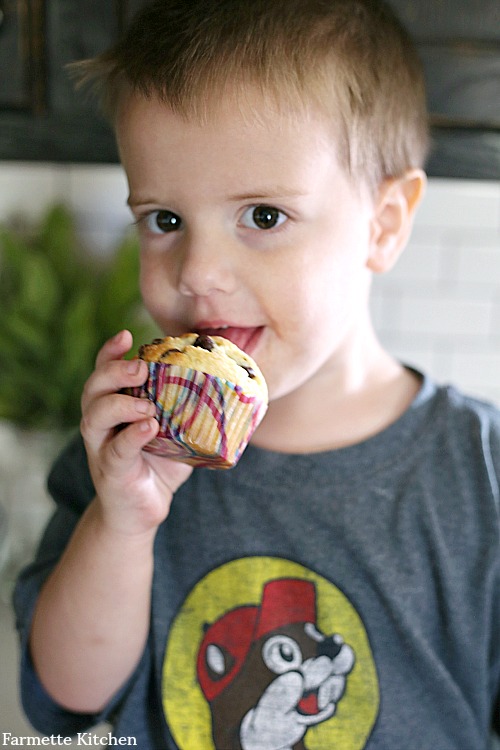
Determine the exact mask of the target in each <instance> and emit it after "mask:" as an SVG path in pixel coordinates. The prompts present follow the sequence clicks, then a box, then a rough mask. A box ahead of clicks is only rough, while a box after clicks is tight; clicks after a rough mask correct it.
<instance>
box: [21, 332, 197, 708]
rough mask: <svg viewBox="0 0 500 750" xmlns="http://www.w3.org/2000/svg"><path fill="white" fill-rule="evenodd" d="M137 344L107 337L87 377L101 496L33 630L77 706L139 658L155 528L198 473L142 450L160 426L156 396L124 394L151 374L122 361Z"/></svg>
mask: <svg viewBox="0 0 500 750" xmlns="http://www.w3.org/2000/svg"><path fill="white" fill-rule="evenodd" d="M130 345H131V337H130V334H128V332H127V333H125V332H122V334H121V335H119V336H118V337H116V338H115V339H113V340H111V341H110V342H108V343H107V344H106V345H105V346H104V347H103V349H102V350H101V352H100V354H99V356H98V359H97V364H96V370H95V371H94V373H93V374H92V375H91V377H90V378H89V381H88V383H87V385H86V388H85V392H84V396H83V398H82V413H83V418H82V435H83V438H84V442H85V448H86V452H87V457H88V463H89V468H90V472H91V475H92V479H93V483H94V486H95V489H96V493H97V494H96V497H95V499H94V500H93V502H92V503H91V504H90V505H89V507H88V508H87V510H86V512H85V513H84V515H83V516H82V518H81V520H80V522H79V524H78V525H77V527H76V529H75V532H74V534H73V536H72V538H71V539H70V542H69V544H68V546H67V548H66V550H65V552H64V553H63V555H62V557H61V559H60V561H59V563H58V565H57V566H56V568H55V569H54V571H53V572H52V574H51V575H50V577H49V578H48V580H47V581H46V583H45V585H44V587H43V589H42V591H41V593H40V596H39V599H38V602H37V605H36V609H35V614H34V618H33V624H32V630H31V636H30V649H31V655H32V659H33V663H34V665H35V669H36V671H37V673H38V675H39V677H40V679H41V681H42V684H43V685H44V687H45V689H46V690H47V692H48V693H49V694H50V695H51V697H52V698H53V699H54V700H55V701H56V702H57V703H59V704H60V705H62V706H64V707H65V708H68V709H70V710H72V711H74V712H82V713H97V712H98V711H99V710H100V709H102V708H103V706H105V705H106V704H107V703H108V702H109V700H110V698H111V697H112V696H113V695H114V694H115V693H116V692H117V691H118V689H119V688H120V687H121V685H122V684H123V683H124V682H125V681H126V679H127V678H128V677H129V676H130V674H131V673H132V672H133V670H134V668H135V667H136V665H137V663H138V662H139V659H140V657H141V654H142V652H143V649H144V646H145V642H146V639H147V635H148V630H149V618H150V592H151V581H152V575H153V544H154V538H155V535H156V530H157V528H158V526H159V524H160V523H161V522H162V521H163V520H164V519H165V518H166V516H167V515H168V512H169V509H170V504H171V501H172V497H173V493H174V492H175V491H176V489H177V488H178V487H179V486H180V485H181V484H182V483H183V482H184V481H185V480H186V479H187V477H188V476H189V474H190V473H191V471H192V470H191V468H190V467H188V466H185V465H183V464H180V463H176V462H172V461H169V460H167V459H162V458H159V457H158V456H152V455H151V454H145V453H144V452H143V451H142V448H143V447H144V445H145V444H146V443H147V442H149V440H151V439H152V437H154V435H155V434H156V431H157V429H158V425H157V422H156V420H155V419H154V418H152V414H154V406H153V405H152V404H149V402H147V401H144V400H140V399H135V398H132V397H131V396H126V395H124V394H122V393H120V390H121V388H123V387H125V386H133V385H137V384H140V382H143V381H144V380H145V378H146V375H147V373H146V372H144V367H143V365H144V363H137V362H136V363H135V369H134V368H132V367H131V364H130V362H126V361H124V360H122V356H123V354H124V353H125V352H126V351H127V350H128V349H129V348H130ZM144 409H146V411H144ZM123 423H130V424H129V426H128V427H126V428H125V429H120V430H117V427H118V426H119V425H121V424H123Z"/></svg>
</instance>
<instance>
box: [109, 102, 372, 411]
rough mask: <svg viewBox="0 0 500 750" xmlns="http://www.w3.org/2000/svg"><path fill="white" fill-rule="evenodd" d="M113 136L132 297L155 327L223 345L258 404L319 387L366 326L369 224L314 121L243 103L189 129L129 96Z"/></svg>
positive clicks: (361, 197)
mask: <svg viewBox="0 0 500 750" xmlns="http://www.w3.org/2000/svg"><path fill="white" fill-rule="evenodd" d="M117 136H118V143H119V147H120V153H121V158H122V162H123V165H124V168H125V170H126V173H127V176H128V181H129V186H130V205H131V208H132V210H133V212H134V214H135V216H136V218H137V220H138V226H139V233H140V241H141V288H142V293H143V297H144V301H145V304H146V307H147V308H148V310H149V312H150V313H151V315H152V316H153V318H154V319H155V320H156V321H157V323H158V324H159V326H160V327H161V329H162V330H163V331H164V332H165V333H166V334H170V335H176V334H181V333H184V332H187V331H205V332H207V333H212V334H214V335H215V334H218V335H224V336H226V337H227V338H230V339H231V340H233V341H234V342H235V343H236V344H237V345H239V346H240V347H241V348H243V349H245V350H246V351H247V352H248V353H249V354H251V355H252V356H253V357H254V358H255V359H256V361H257V363H258V364H259V366H260V367H261V368H262V370H263V372H264V375H265V376H266V379H267V382H268V386H269V391H270V396H271V398H277V397H281V396H284V395H285V394H287V393H290V392H291V391H293V390H296V389H297V388H300V387H301V386H302V385H303V384H305V383H306V382H311V379H316V382H317V384H318V385H319V387H320V388H321V387H326V384H327V383H328V382H329V380H330V378H329V375H330V374H331V372H332V370H335V369H337V371H338V372H340V373H341V372H342V368H343V367H344V366H345V363H346V362H347V361H348V360H349V358H350V357H352V353H353V348H354V347H355V346H356V345H358V350H359V337H360V336H361V337H362V332H363V330H364V327H365V326H366V321H367V298H368V287H369V279H370V272H369V270H368V269H367V266H366V263H367V258H368V253H369V248H370V242H371V239H370V235H371V219H372V214H373V202H372V200H371V198H370V195H369V193H368V191H365V190H363V189H362V188H361V187H360V186H359V185H358V186H354V185H353V184H352V183H351V182H350V181H349V179H348V177H347V176H346V174H345V173H344V172H343V170H342V169H341V168H340V166H339V164H338V162H337V158H336V153H335V140H334V138H333V137H332V133H331V129H329V128H328V126H327V124H326V123H325V122H324V121H322V120H321V119H320V118H319V117H315V116H314V115H313V114H310V116H309V117H306V116H305V115H294V116H293V117H286V116H284V115H280V114H277V113H273V112H270V113H269V114H266V109H265V107H264V106H263V105H262V103H261V104H260V107H259V102H258V101H257V102H256V106H254V108H253V110H252V108H251V107H250V105H249V104H242V105H241V106H240V107H236V106H234V107H230V106H226V107H224V109H220V110H218V112H217V113H216V114H215V115H214V116H213V117H212V118H211V119H209V121H208V123H207V124H204V125H202V124H199V123H197V122H194V121H191V120H186V119H183V118H181V117H180V116H178V115H175V114H173V113H172V112H171V111H170V110H169V109H168V108H167V107H166V106H165V105H164V104H162V103H160V102H158V101H156V100H154V99H152V100H150V101H147V100H145V99H143V98H141V97H139V96H131V97H130V98H128V99H127V100H126V101H125V102H124V103H123V105H122V108H121V113H120V115H119V118H118V123H117ZM323 376H326V377H323Z"/></svg>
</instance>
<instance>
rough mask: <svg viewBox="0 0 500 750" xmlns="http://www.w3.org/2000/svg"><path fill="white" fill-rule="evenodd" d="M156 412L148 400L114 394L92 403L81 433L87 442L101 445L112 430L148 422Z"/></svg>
mask: <svg viewBox="0 0 500 750" xmlns="http://www.w3.org/2000/svg"><path fill="white" fill-rule="evenodd" d="M155 411H156V409H155V405H154V404H153V403H152V402H151V401H148V400H147V399H141V398H134V397H133V396H127V395H125V394H120V393H114V394H112V395H109V396H103V397H102V398H97V399H95V400H94V401H92V402H91V404H90V405H89V406H88V408H87V409H85V410H84V412H83V415H82V421H81V425H80V431H81V433H82V436H83V438H84V439H85V440H86V441H87V442H89V443H93V444H101V443H102V442H103V440H104V439H105V438H106V437H107V435H108V434H109V432H110V430H113V429H115V428H116V427H118V426H119V425H122V424H127V423H132V422H139V421H141V420H142V421H144V420H147V419H148V418H151V417H154V415H155Z"/></svg>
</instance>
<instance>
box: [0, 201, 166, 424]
mask: <svg viewBox="0 0 500 750" xmlns="http://www.w3.org/2000/svg"><path fill="white" fill-rule="evenodd" d="M138 265H139V253H138V244H137V240H136V238H135V236H133V235H128V236H126V237H125V238H124V239H123V241H122V242H121V243H120V244H119V246H118V247H117V248H116V249H115V251H114V252H113V253H112V254H111V256H110V257H109V259H108V260H107V261H100V260H98V259H96V258H95V257H92V256H90V255H89V254H88V253H86V252H84V250H83V248H82V246H81V244H80V242H79V240H78V237H77V232H76V229H75V222H74V219H73V217H72V215H71V213H70V212H69V211H68V209H66V208H65V207H64V206H63V205H56V206H53V207H52V208H51V209H50V210H49V211H48V212H47V214H46V215H45V216H44V217H43V219H42V221H41V222H40V224H39V225H38V226H37V227H35V228H34V229H33V228H32V229H31V230H26V229H24V230H21V229H19V228H15V227H13V226H7V225H0V418H3V419H6V420H8V421H10V422H12V423H14V424H16V425H19V426H21V427H26V428H33V427H37V428H41V429H63V430H64V429H68V428H71V427H73V426H75V425H76V424H78V422H79V419H80V397H81V392H82V387H83V384H84V382H85V380H86V379H87V378H88V376H89V374H90V373H91V371H92V369H93V366H94V360H95V356H96V354H97V351H98V350H99V348H100V347H101V346H102V344H103V343H104V341H106V339H108V338H109V337H110V336H112V335H113V334H115V333H117V332H118V331H119V330H121V329H122V328H129V329H130V330H131V331H132V333H133V335H134V341H135V342H136V343H137V344H139V343H141V342H143V341H145V340H148V339H150V338H151V337H152V336H153V335H154V328H153V324H152V322H151V321H150V319H149V318H148V317H147V316H146V313H145V312H144V309H143V307H142V304H141V300H140V293H139V288H138V272H139V267H138Z"/></svg>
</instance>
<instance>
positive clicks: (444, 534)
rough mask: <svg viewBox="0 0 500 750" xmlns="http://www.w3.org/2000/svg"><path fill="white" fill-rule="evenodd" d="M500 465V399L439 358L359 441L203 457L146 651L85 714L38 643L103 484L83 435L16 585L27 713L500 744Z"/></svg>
mask: <svg viewBox="0 0 500 750" xmlns="http://www.w3.org/2000/svg"><path fill="white" fill-rule="evenodd" d="M332 419H334V415H332ZM499 477H500V412H499V411H498V410H496V409H495V408H494V407H493V406H491V405H489V404H485V403H482V402H480V401H478V400H474V399H471V398H467V397H465V396H463V395H461V394H460V393H458V392H457V391H456V390H454V389H453V388H448V387H446V388H445V387H438V386H436V385H435V384H434V383H433V382H432V381H430V380H429V379H427V378H424V379H423V384H422V388H421V390H420V392H419V394H418V395H417V397H416V399H415V401H414V403H413V404H412V405H411V407H410V408H409V409H408V410H407V411H406V412H405V414H404V415H403V416H402V417H401V418H400V419H398V420H397V421H396V422H395V423H394V424H392V425H391V426H389V427H388V428H387V429H385V430H384V431H383V432H381V433H379V434H378V435H376V436H374V437H372V438H370V439H368V440H366V441H364V442H362V443H360V444H357V445H354V446H351V447H347V448H343V449H340V450H336V451H329V452H323V453H314V454H297V455H290V454H285V453H283V454H281V453H277V452H269V451H263V450H259V449H257V448H254V447H252V446H250V447H249V448H248V449H247V451H246V452H245V454H244V455H243V457H242V459H241V461H240V463H239V464H238V466H237V467H236V468H234V469H232V470H230V471H225V472H222V471H212V470H208V469H197V470H195V471H194V472H193V474H192V476H191V478H190V479H189V480H188V482H187V483H186V484H185V485H183V487H181V489H180V490H179V491H178V493H177V494H176V497H175V499H174V502H173V505H172V510H171V513H170V516H169V518H168V519H167V521H166V522H165V523H164V524H162V526H161V527H160V528H159V530H158V534H157V537H156V542H155V557H156V563H155V575H154V582H153V592H152V613H151V630H150V637H149V641H148V644H147V648H146V650H145V652H144V654H143V658H142V660H141V663H140V664H139V666H138V668H137V670H136V672H135V673H134V674H133V675H132V677H131V678H130V680H129V681H128V683H127V685H125V686H124V688H123V689H122V690H121V691H120V692H119V694H118V695H117V696H115V698H114V700H113V701H112V703H111V705H110V706H109V707H108V708H107V709H106V711H104V712H103V714H101V716H99V717H88V716H81V715H75V714H72V713H69V712H66V711H63V710H62V709H60V708H59V707H58V706H56V705H55V704H54V703H53V702H52V701H51V700H50V699H49V697H48V696H47V695H46V694H45V693H44V691H43V688H42V687H41V685H40V684H39V682H38V680H37V678H36V675H35V674H34V672H33V669H32V666H31V664H30V660H29V654H28V650H27V648H26V641H27V634H28V631H29V622H30V616H31V612H32V609H33V605H34V602H35V599H36V596H37V592H38V590H39V587H40V585H41V583H42V581H43V580H44V578H45V577H46V576H47V575H48V573H49V572H50V570H51V569H52V567H53V565H54V564H55V562H56V560H57V559H58V557H59V555H60V553H61V551H62V549H63V548H64V546H65V544H66V542H67V540H68V538H69V536H70V534H71V532H72V530H73V528H74V526H75V524H76V523H77V521H78V518H79V517H80V515H81V513H82V511H83V509H84V508H85V506H86V505H87V503H88V502H89V501H90V499H91V498H92V496H93V488H92V483H91V480H90V477H89V474H88V470H87V468H86V462H85V453H84V450H83V446H82V443H81V440H79V439H78V440H77V441H75V442H73V443H72V444H71V446H70V447H69V448H68V450H67V451H66V452H65V454H64V455H63V456H62V458H61V459H60V460H59V461H58V463H57V464H56V466H55V468H54V469H53V471H52V474H51V477H50V482H49V484H50V489H51V492H52V494H53V496H54V498H55V500H56V503H57V510H56V513H55V516H54V518H53V519H52V521H51V523H50V525H49V527H48V529H47V531H46V533H45V536H44V539H43V541H42V544H41V547H40V550H39V552H38V555H37V559H36V561H35V562H34V563H33V565H32V566H30V568H28V569H27V570H26V571H25V572H24V574H23V575H22V577H21V578H20V580H19V583H18V586H17V590H16V593H15V604H16V610H17V614H18V622H19V627H20V632H21V636H22V640H23V643H24V644H25V645H24V655H23V662H22V695H23V701H24V705H25V709H26V711H27V714H28V716H29V717H30V718H31V721H32V722H33V724H34V726H35V727H37V728H38V729H39V730H40V731H42V732H45V733H46V734H61V735H64V736H66V735H69V734H71V733H76V732H83V731H86V730H88V729H89V727H90V726H92V724H93V723H94V722H97V721H100V720H102V719H104V718H105V719H108V720H110V721H111V722H112V723H113V726H114V737H116V738H124V740H125V741H126V742H127V743H128V744H133V741H135V742H136V744H137V746H138V747H139V748H141V750H162V748H168V749H169V750H170V749H172V750H173V749H174V748H177V749H178V750H210V748H212V750H213V748H215V750H233V749H238V750H240V749H242V750H292V749H293V750H302V749H304V748H307V749H308V750H338V749H341V750H361V749H362V748H368V749H369V750H403V749H404V750H485V748H486V747H487V746H488V742H489V737H490V731H491V729H492V728H494V727H495V726H496V725H500V721H499V710H498V709H499V706H498V700H499V688H500V620H499V607H500V595H499V594H500V592H499V586H498V584H499V573H500V570H499V562H500V556H499V524H498V513H499Z"/></svg>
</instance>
